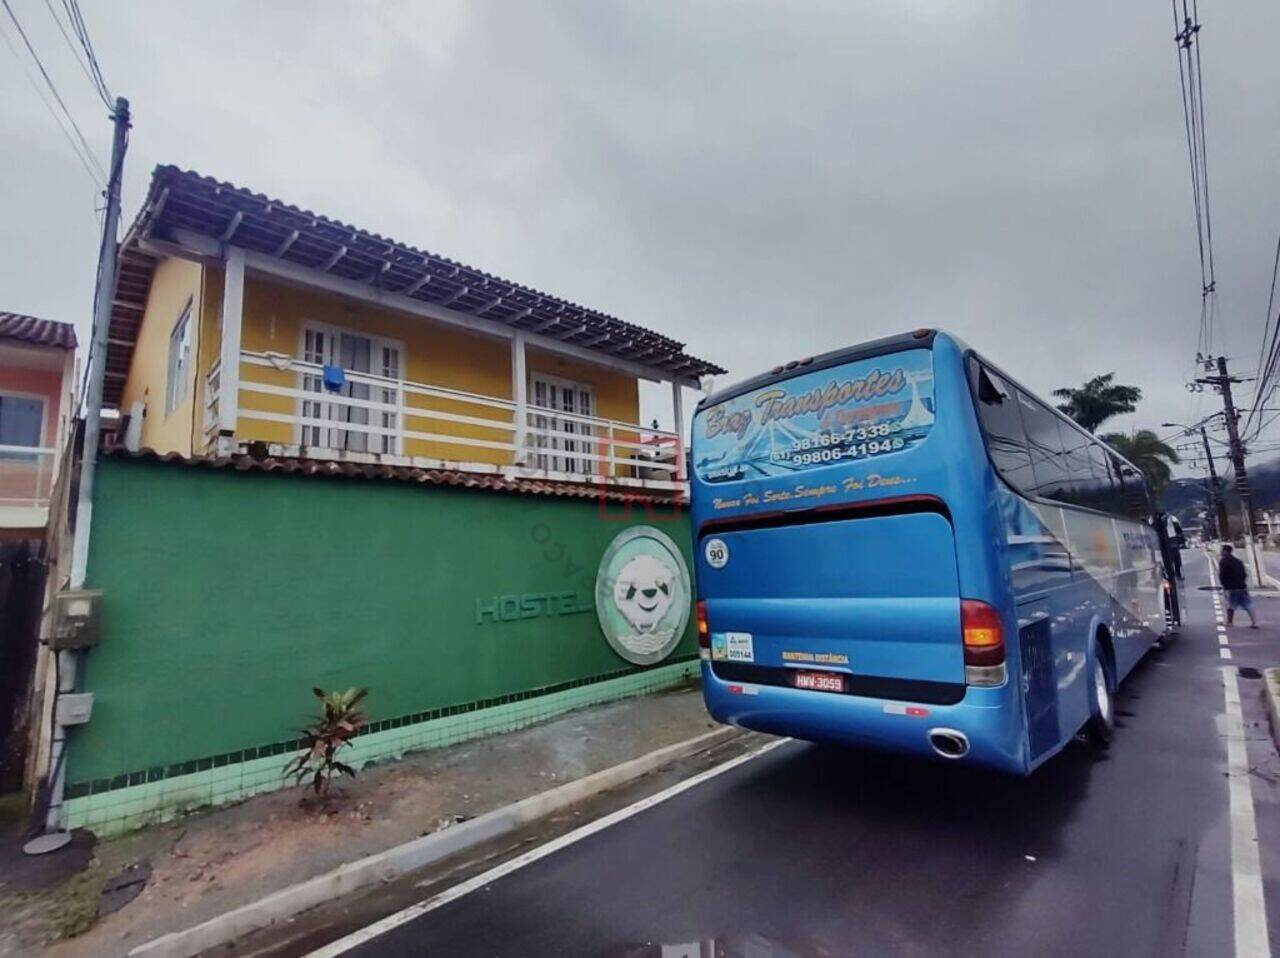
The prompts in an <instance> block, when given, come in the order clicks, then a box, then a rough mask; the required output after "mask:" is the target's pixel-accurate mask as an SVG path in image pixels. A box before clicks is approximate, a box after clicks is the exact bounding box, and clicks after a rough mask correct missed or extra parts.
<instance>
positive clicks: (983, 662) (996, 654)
mask: <svg viewBox="0 0 1280 958" xmlns="http://www.w3.org/2000/svg"><path fill="white" fill-rule="evenodd" d="M960 630H961V632H962V634H963V636H964V678H965V681H966V682H967V683H968V684H969V685H1002V684H1003V683H1004V680H1005V666H1004V625H1003V623H1002V622H1001V621H1000V613H999V612H997V611H996V610H995V609H994V608H992V607H991V606H989V605H987V603H985V602H979V601H977V600H976V599H961V600H960Z"/></svg>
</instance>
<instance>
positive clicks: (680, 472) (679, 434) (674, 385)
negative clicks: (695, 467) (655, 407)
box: [671, 379, 686, 481]
mask: <svg viewBox="0 0 1280 958" xmlns="http://www.w3.org/2000/svg"><path fill="white" fill-rule="evenodd" d="M683 389H684V387H683V386H681V385H680V381H679V380H674V379H673V380H672V381H671V409H672V411H673V413H674V415H675V425H673V426H672V427H671V430H672V432H674V433H675V434H676V471H675V478H676V481H680V480H683V479H685V478H686V476H685V474H684V453H685V448H684V393H683Z"/></svg>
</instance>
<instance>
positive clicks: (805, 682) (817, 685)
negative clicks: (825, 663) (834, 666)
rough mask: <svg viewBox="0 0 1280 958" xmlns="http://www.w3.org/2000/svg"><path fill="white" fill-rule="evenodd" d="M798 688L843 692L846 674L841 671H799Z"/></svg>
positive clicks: (797, 677)
mask: <svg viewBox="0 0 1280 958" xmlns="http://www.w3.org/2000/svg"><path fill="white" fill-rule="evenodd" d="M796 688H798V689H813V690H814V691H815V692H843V691H844V676H843V675H841V674H840V673H839V672H797V673H796Z"/></svg>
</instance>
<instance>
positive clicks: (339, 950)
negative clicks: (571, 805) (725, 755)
mask: <svg viewBox="0 0 1280 958" xmlns="http://www.w3.org/2000/svg"><path fill="white" fill-rule="evenodd" d="M789 741H791V740H790V739H785V738H784V739H778V740H777V741H774V742H769V743H768V744H767V745H764V746H762V747H760V748H758V749H756V750H755V751H753V752H748V753H746V754H745V755H739V756H738V757H737V758H734V759H730V760H729V761H727V762H724V763H722V764H720V765H717V766H715V767H714V768H709V769H707V770H706V771H705V772H699V773H698V774H697V775H694V776H693V777H692V778H686V779H685V780H684V781H681V782H676V783H675V784H674V785H672V786H670V787H669V788H664V789H663V790H662V791H660V792H655V793H654V794H653V795H650V796H648V797H647V798H642V799H640V801H638V802H635V803H633V804H631V805H628V806H627V807H626V808H620V809H618V810H617V811H616V812H611V813H609V814H608V815H605V816H604V817H603V818H598V819H596V820H595V821H594V822H588V823H587V824H586V825H583V826H582V827H581V828H575V829H574V830H573V831H571V832H568V833H567V834H564V835H561V836H560V837H559V838H554V839H552V840H551V841H549V842H547V843H546V844H544V845H539V846H538V847H537V848H534V849H531V850H529V851H527V852H525V853H524V854H523V855H517V856H516V857H515V858H512V859H511V860H509V861H505V862H503V863H502V864H501V865H497V866H495V867H493V868H490V869H489V870H488V871H487V872H482V873H481V874H479V875H476V876H475V877H474V878H469V879H467V880H466V881H464V882H460V883H459V884H457V885H454V886H453V887H452V888H447V889H445V890H444V891H442V892H441V893H440V894H438V895H435V896H433V897H431V898H428V899H426V901H420V902H418V903H417V904H416V905H410V906H409V907H408V908H405V909H403V910H402V911H398V912H396V913H395V914H394V915H388V916H387V917H386V918H383V919H382V920H381V921H376V922H374V923H373V924H372V925H368V926H367V927H365V928H361V929H360V930H359V931H354V932H352V933H351V934H349V935H347V936H346V937H345V938H339V939H338V940H337V941H335V942H332V943H331V944H328V945H325V946H324V947H323V948H318V949H316V950H315V951H313V952H311V953H310V954H309V955H308V956H307V958H336V956H337V955H342V954H345V953H346V952H348V951H350V950H351V949H353V948H357V947H359V946H360V945H363V944H364V943H365V942H368V941H372V940H373V939H374V938H377V937H378V936H379V935H382V934H385V933H387V932H388V931H391V930H392V929H393V928H398V927H400V926H401V925H403V924H405V923H406V922H410V921H413V920H414V919H415V918H418V917H419V916H421V915H425V914H427V913H428V912H431V911H435V910H436V909H437V908H439V907H441V906H442V905H447V904H448V903H449V902H451V901H456V900H457V899H459V898H461V897H463V896H464V895H468V894H470V893H471V892H473V891H475V890H476V889H477V888H483V887H484V886H485V885H490V884H492V883H493V882H495V881H497V880H498V879H499V878H502V877H503V876H504V875H509V874H511V873H512V872H514V871H517V870H518V869H521V868H524V867H525V866H526V865H530V864H532V863H533V862H536V861H538V859H540V858H546V857H547V856H548V855H551V854H554V853H555V852H558V851H560V849H562V848H567V847H568V846H570V845H572V844H574V843H575V842H580V841H582V839H584V838H587V837H589V836H591V835H594V834H595V833H596V832H600V831H604V829H606V828H608V827H609V826H611V825H616V824H617V823H618V822H621V821H623V820H625V819H628V818H631V817H632V816H633V815H638V814H640V813H641V812H643V811H646V810H648V809H650V808H653V807H654V806H655V805H660V804H661V803H662V802H665V801H666V800H667V799H669V798H674V797H675V796H677V795H679V794H680V793H681V792H687V791H688V790H689V789H691V788H694V787H696V786H698V785H701V784H702V783H703V782H705V781H708V780H709V779H713V778H715V777H716V776H717V775H723V774H724V773H725V772H728V771H731V770H732V769H735V768H737V767H738V766H739V765H742V764H744V763H746V762H749V761H751V760H752V759H754V758H759V757H760V756H761V755H763V754H764V753H765V752H770V751H773V749H775V748H778V747H779V746H781V745H785V744H787V742H789Z"/></svg>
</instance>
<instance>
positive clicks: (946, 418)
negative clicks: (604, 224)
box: [690, 330, 1176, 774]
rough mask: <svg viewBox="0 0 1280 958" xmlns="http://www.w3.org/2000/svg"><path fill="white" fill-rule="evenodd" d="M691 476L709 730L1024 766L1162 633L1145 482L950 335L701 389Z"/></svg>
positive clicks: (1055, 742) (1162, 603) (1108, 728)
mask: <svg viewBox="0 0 1280 958" xmlns="http://www.w3.org/2000/svg"><path fill="white" fill-rule="evenodd" d="M690 461H691V467H692V468H691V470H690V481H691V507H692V516H693V530H694V537H695V548H694V553H695V569H696V577H697V587H698V597H699V601H698V603H697V607H696V608H697V627H698V641H699V646H700V655H701V657H702V660H703V661H702V663H701V667H702V680H703V683H702V685H703V695H704V697H705V700H706V704H707V708H708V710H709V711H710V712H711V714H712V716H713V717H714V718H715V719H717V720H718V721H720V722H725V723H731V724H734V725H738V726H742V727H744V728H749V729H755V730H758V731H762V732H769V733H773V734H778V735H788V736H795V737H798V738H803V739H809V740H813V741H830V742H838V743H844V744H849V745H854V746H860V747H867V748H876V749H883V750H889V751H895V752H902V753H909V754H915V755H919V756H930V757H936V758H940V759H946V760H949V761H955V762H962V763H968V764H974V765H981V766H985V767H988V768H995V769H1000V770H1003V771H1006V772H1012V773H1018V774H1029V773H1030V772H1032V771H1033V770H1034V769H1035V768H1036V767H1037V766H1039V765H1040V764H1041V763H1043V762H1044V761H1046V760H1047V759H1049V758H1050V757H1051V756H1053V755H1054V754H1055V753H1056V752H1058V751H1059V750H1060V749H1061V748H1062V747H1063V746H1064V745H1065V744H1066V743H1067V742H1069V741H1070V740H1071V739H1072V738H1073V737H1074V736H1075V735H1076V734H1077V733H1079V732H1081V731H1082V730H1083V731H1085V732H1086V733H1088V734H1089V735H1090V737H1092V738H1094V739H1095V740H1098V741H1100V742H1106V741H1108V740H1109V739H1110V738H1111V735H1112V732H1113V729H1114V727H1115V708H1114V704H1113V702H1114V694H1115V689H1116V687H1117V685H1118V684H1119V683H1120V681H1121V680H1122V679H1124V677H1125V676H1126V675H1127V674H1128V673H1129V671H1130V670H1131V669H1132V668H1133V667H1134V665H1135V664H1136V663H1137V662H1138V661H1139V660H1140V659H1141V658H1142V656H1143V655H1144V654H1145V653H1146V651H1147V650H1148V649H1149V648H1151V647H1152V645H1153V644H1156V643H1157V642H1159V641H1160V640H1161V639H1162V638H1163V637H1164V636H1165V634H1166V633H1167V632H1168V631H1169V630H1170V629H1171V628H1172V626H1173V623H1172V621H1171V620H1170V619H1169V618H1168V617H1167V615H1166V612H1167V609H1168V608H1169V605H1170V602H1171V598H1170V596H1169V595H1168V592H1169V591H1170V590H1171V589H1174V588H1176V586H1175V585H1174V583H1173V582H1172V581H1171V580H1170V577H1169V576H1168V575H1167V574H1166V571H1165V569H1166V562H1165V559H1167V553H1165V552H1163V549H1164V547H1165V544H1164V543H1162V541H1161V539H1160V535H1159V532H1158V528H1157V526H1158V525H1162V523H1160V524H1156V523H1154V522H1153V513H1152V505H1151V499H1150V495H1149V492H1148V489H1147V486H1146V483H1145V482H1144V480H1143V477H1142V475H1141V473H1140V472H1139V471H1138V470H1137V469H1136V468H1135V467H1134V466H1133V465H1132V464H1131V463H1129V462H1128V461H1127V460H1125V459H1123V458H1122V457H1120V456H1119V455H1117V454H1116V453H1115V452H1114V451H1113V450H1112V449H1110V448H1109V447H1108V446H1106V445H1104V444H1103V443H1102V442H1100V441H1099V440H1097V439H1096V438H1095V437H1093V436H1092V435H1090V434H1089V433H1088V432H1086V431H1084V430H1083V429H1081V428H1080V427H1079V426H1077V425H1076V424H1075V423H1074V422H1072V421H1071V420H1070V419H1068V418H1066V417H1065V416H1063V415H1062V414H1061V413H1059V412H1058V411H1057V410H1056V409H1054V408H1053V407H1052V406H1051V405H1049V404H1048V403H1045V402H1043V401H1042V400H1040V399H1038V398H1036V397H1035V396H1034V395H1032V394H1031V393H1030V392H1028V391H1027V390H1026V389H1024V388H1022V387H1021V386H1019V385H1018V384H1017V383H1016V382H1015V381H1014V380H1013V379H1011V378H1010V377H1009V376H1007V375H1006V374H1005V373H1003V372H1002V371H1000V370H999V369H997V368H996V367H995V366H993V365H992V364H991V363H989V362H987V361H986V360H985V359H983V358H982V357H981V356H979V355H977V354H976V353H975V352H974V351H973V350H971V349H969V348H968V347H966V346H965V345H964V344H962V343H961V342H960V341H958V340H957V339H955V338H954V337H952V336H949V335H947V334H945V333H941V332H937V331H934V330H917V331H915V332H912V333H907V334H904V335H901V336H896V337H892V338H888V339H882V340H878V341H876V342H871V343H866V344H864V345H859V346H854V347H851V348H848V349H842V350H838V351H836V352H832V353H828V354H826V355H822V356H815V357H812V358H810V359H803V360H799V361H795V362H789V363H787V364H786V365H784V366H779V367H777V368H776V369H773V370H772V371H770V372H768V373H765V374H763V375H760V376H756V377H754V378H752V379H748V380H746V381H745V382H742V383H739V384H738V385H736V386H732V387H730V388H728V389H724V390H721V391H719V392H716V393H715V394H713V395H711V396H708V397H707V398H706V399H704V400H703V401H702V402H701V403H700V404H699V405H698V409H697V412H696V414H695V416H694V423H693V438H692V444H691V451H690ZM1173 598H1176V593H1175V595H1174V597H1173Z"/></svg>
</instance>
